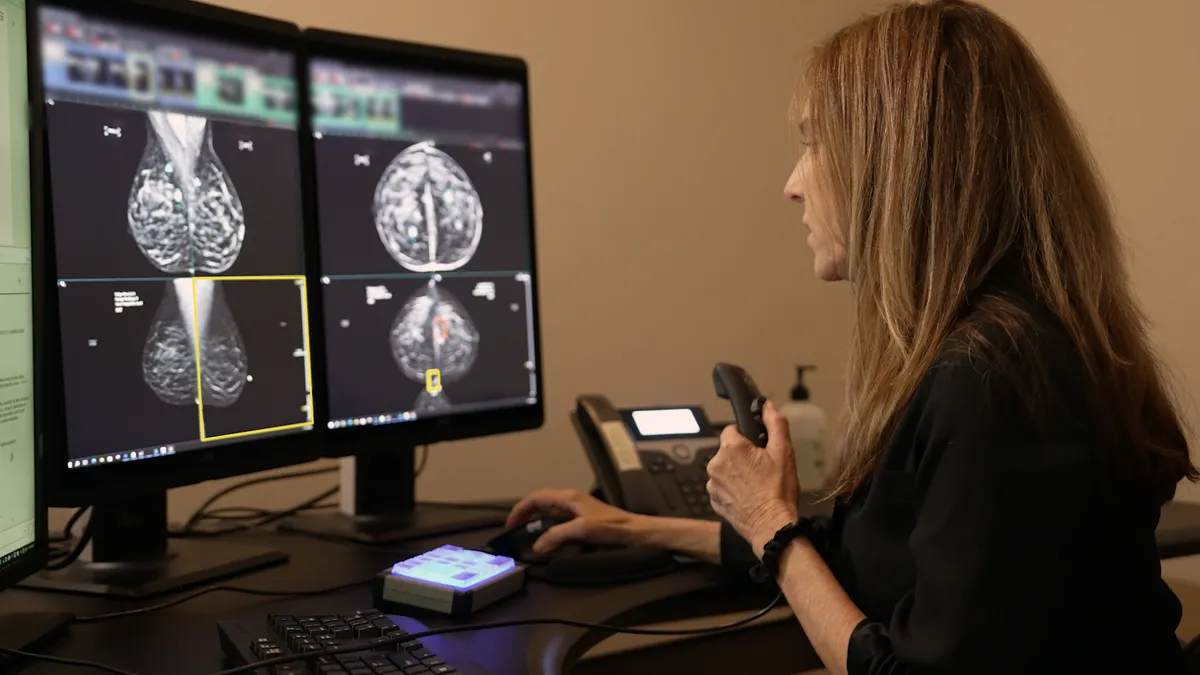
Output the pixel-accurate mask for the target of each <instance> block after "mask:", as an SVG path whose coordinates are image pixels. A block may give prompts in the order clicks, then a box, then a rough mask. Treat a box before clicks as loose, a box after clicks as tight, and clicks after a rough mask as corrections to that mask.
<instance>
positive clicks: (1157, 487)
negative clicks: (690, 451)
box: [510, 0, 1198, 675]
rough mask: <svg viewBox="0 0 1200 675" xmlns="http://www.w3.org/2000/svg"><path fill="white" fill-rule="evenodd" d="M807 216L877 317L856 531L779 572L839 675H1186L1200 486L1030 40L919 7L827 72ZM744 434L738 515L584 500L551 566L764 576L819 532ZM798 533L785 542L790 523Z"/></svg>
mask: <svg viewBox="0 0 1200 675" xmlns="http://www.w3.org/2000/svg"><path fill="white" fill-rule="evenodd" d="M798 100H799V103H800V105H799V106H797V110H798V112H799V117H800V121H799V128H800V130H801V133H802V136H803V145H804V148H803V153H802V156H801V158H800V160H799V162H798V164H797V165H796V168H795V170H794V172H793V173H792V175H791V177H790V179H789V180H788V183H787V187H786V190H785V192H786V194H787V196H788V197H789V198H790V199H791V200H792V201H794V202H796V203H798V204H802V205H803V206H804V207H805V209H804V222H805V223H806V225H807V226H808V230H809V235H808V244H809V245H810V246H811V247H812V249H813V251H814V253H815V256H816V263H815V267H816V273H817V275H818V276H819V277H820V278H822V279H824V280H827V281H835V280H841V279H848V280H849V281H850V283H851V285H852V287H853V289H854V295H855V299H856V305H857V321H856V326H855V333H854V338H853V342H852V344H851V349H850V363H849V376H848V382H849V386H848V397H847V405H846V407H847V410H848V423H847V433H846V436H845V439H844V447H843V451H842V453H841V455H840V458H839V463H838V466H837V467H836V470H835V474H834V476H833V479H832V486H833V494H834V496H835V498H836V502H835V510H834V515H833V516H832V518H831V519H826V520H822V521H816V522H812V521H800V526H799V527H798V528H795V529H796V530H798V532H799V536H794V534H795V533H793V536H794V538H790V541H789V537H788V536H782V537H780V538H779V541H781V542H783V543H781V544H780V546H779V555H778V556H775V555H774V554H772V556H770V557H771V558H772V559H773V562H774V563H775V564H772V565H766V566H764V567H765V568H766V569H767V570H768V571H769V572H771V573H773V575H774V577H775V580H776V581H777V583H778V584H779V585H780V587H781V588H782V589H783V590H784V592H785V593H786V597H787V600H788V603H789V604H790V605H791V607H792V609H793V611H794V612H795V615H796V617H797V618H798V619H799V621H800V624H801V625H802V626H803V628H804V631H805V633H806V634H807V636H808V638H809V639H810V640H811V642H812V644H813V646H814V647H815V648H816V651H817V653H818V654H819V655H820V656H821V658H822V659H823V661H824V662H825V664H826V666H827V667H828V668H829V669H830V670H831V671H832V672H834V673H850V674H851V675H865V674H868V673H869V674H872V675H873V674H876V673H893V674H899V673H945V674H951V673H953V674H959V673H962V674H967V673H970V674H972V675H980V674H987V673H996V674H1003V675H1013V674H1015V673H1031V672H1038V673H1042V672H1045V673H1101V672H1104V673H1108V672H1112V673H1125V672H1128V673H1134V672H1136V673H1145V674H1150V673H1180V672H1182V669H1183V666H1182V650H1181V648H1180V645H1179V643H1178V641H1177V639H1176V637H1175V634H1174V631H1175V628H1176V626H1177V624H1178V622H1179V619H1180V614H1181V608H1180V604H1179V601H1178V600H1177V598H1176V597H1175V596H1174V595H1173V594H1172V592H1171V591H1170V590H1169V588H1168V587H1167V586H1166V584H1165V583H1164V582H1163V581H1162V579H1161V574H1160V567H1159V561H1158V556H1157V554H1156V548H1155V535H1154V531H1155V527H1156V524H1157V521H1158V515H1159V510H1160V508H1161V506H1162V504H1163V503H1164V502H1166V501H1167V500H1169V499H1170V498H1171V497H1172V496H1173V494H1174V490H1175V486H1176V484H1177V482H1178V481H1180V480H1181V479H1184V478H1188V479H1192V480H1195V479H1196V478H1197V477H1198V474H1197V471H1196V468H1195V467H1194V466H1193V465H1192V464H1191V462H1190V460H1189V456H1188V447H1187V440H1186V437H1185V434H1184V432H1183V430H1182V425H1181V422H1180V419H1179V415H1178V413H1177V411H1176V409H1175V407H1174V406H1173V404H1172V401H1171V398H1170V396H1169V394H1168V391H1167V387H1166V385H1165V384H1164V381H1163V377H1162V375H1161V374H1160V368H1159V366H1158V362H1157V360H1156V359H1155V356H1154V354H1153V353H1152V350H1151V348H1150V346H1149V345H1148V341H1147V337H1146V329H1145V320H1144V319H1143V317H1142V315H1141V313H1140V311H1139V309H1138V307H1137V306H1136V305H1135V303H1134V300H1133V298H1132V293H1131V292H1130V289H1129V283H1128V281H1127V278H1126V272H1125V270H1124V269H1123V263H1122V252H1121V249H1120V245H1119V237H1118V234H1117V231H1116V228H1115V227H1114V224H1113V219H1112V215H1111V213H1110V211H1109V208H1108V205H1107V203H1106V197H1105V194H1104V192H1103V190H1102V188H1101V185H1100V181H1099V179H1098V177H1097V172H1096V169H1095V167H1094V166H1093V164H1092V161H1091V159H1090V158H1089V155H1088V153H1087V151H1086V149H1085V147H1084V144H1083V142H1082V141H1081V139H1080V137H1079V134H1078V132H1077V131H1076V129H1075V126H1074V125H1073V123H1072V121H1071V119H1070V117H1069V115H1068V113H1067V111H1066V109H1065V107H1064V104H1063V102H1062V101H1061V99H1060V98H1059V96H1058V94H1057V93H1056V92H1055V90H1054V88H1053V87H1052V85H1051V83H1050V81H1049V78H1048V77H1047V75H1046V73H1045V72H1044V70H1043V69H1042V67H1041V66H1040V64H1039V63H1038V61H1037V60H1036V58H1035V57H1034V56H1033V55H1032V53H1031V52H1030V50H1029V48H1028V47H1027V46H1026V45H1025V44H1024V42H1023V41H1022V39H1021V37H1020V36H1019V35H1018V34H1017V33H1016V32H1015V31H1014V30H1013V29H1012V28H1011V27H1010V26H1008V25H1007V24H1006V23H1004V22H1003V21H1002V20H1001V19H999V18H998V17H997V16H996V15H994V14H993V13H992V12H990V11H988V10H987V9H984V8H982V7H980V6H978V5H975V4H971V3H969V2H964V1H959V0H942V1H940V2H931V3H922V4H902V5H897V6H894V7H891V8H890V9H887V10H886V11H884V12H882V13H881V14H878V15H875V16H871V17H869V18H866V19H864V20H862V21H859V22H858V23H855V24H853V25H851V26H849V27H847V28H845V29H843V30H841V31H840V32H838V33H837V34H835V35H833V36H832V38H830V39H829V40H828V42H826V43H825V44H823V45H822V46H820V47H819V48H818V49H817V50H816V52H815V54H814V56H813V58H812V60H811V62H810V64H809V66H808V68H807V70H806V77H805V81H804V86H803V87H802V88H801V95H800V96H799V97H798ZM765 422H766V424H767V426H768V430H769V438H770V441H769V443H768V445H767V447H766V448H765V449H761V448H755V447H754V446H753V445H752V444H751V443H750V442H749V441H747V440H746V439H745V438H742V437H741V436H740V435H739V434H738V433H737V431H736V429H735V428H733V427H730V428H728V429H726V430H725V432H724V434H723V435H722V437H721V450H720V452H719V454H718V455H717V456H716V458H715V459H714V460H713V461H712V462H711V463H710V465H709V468H708V471H709V475H710V478H711V480H710V481H709V484H708V490H709V495H710V498H711V501H712V503H713V506H714V509H715V510H716V511H717V513H718V514H719V515H720V516H721V517H722V519H723V522H721V523H712V522H697V521H690V520H676V519H665V518H655V517H646V516H639V515H632V514H629V513H626V512H624V511H621V510H618V509H615V508H612V507H610V506H607V505H604V504H601V503H600V502H598V501H596V500H594V499H591V498H590V497H587V496H586V495H584V494H582V493H580V492H578V491H570V490H567V491H554V490H545V491H541V492H537V493H535V494H533V495H530V496H529V497H527V498H526V499H525V500H523V501H522V502H521V503H520V504H519V505H518V506H517V507H516V508H515V509H514V510H513V513H512V515H511V519H510V524H516V523H518V522H521V521H523V520H526V519H528V518H529V517H530V516H531V514H533V513H534V512H535V511H542V510H567V511H570V512H572V513H574V514H575V515H576V518H575V519H573V520H572V521H570V522H568V523H566V524H563V525H560V526H558V527H557V528H554V529H552V530H550V531H548V532H546V533H545V534H544V535H543V536H542V538H541V539H540V540H539V541H538V545H537V547H538V549H540V550H543V551H548V550H552V549H554V548H555V547H557V546H559V545H560V544H562V543H563V542H565V541H567V540H572V539H583V540H590V541H593V542H596V543H619V544H634V545H650V546H658V547H663V548H667V549H673V550H676V551H679V552H681V553H685V554H690V555H693V556H697V557H700V558H704V559H706V560H709V561H712V562H714V563H720V564H724V565H731V566H739V567H745V568H749V567H750V566H751V565H753V564H755V563H757V562H758V559H759V558H760V557H762V556H763V553H764V549H765V548H767V542H769V541H771V540H772V539H774V538H776V537H777V534H778V533H779V532H780V530H781V529H782V528H784V526H785V525H788V524H790V523H796V522H797V509H796V503H797V497H798V492H799V488H798V486H797V484H796V472H795V470H794V465H793V461H794V460H793V455H792V450H791V448H790V447H789V445H788V441H787V439H788V427H787V423H786V421H785V420H784V419H783V418H782V417H781V416H780V414H779V413H778V412H777V411H776V410H775V408H774V407H771V406H769V405H768V406H767V408H766V411H765ZM785 532H786V531H785Z"/></svg>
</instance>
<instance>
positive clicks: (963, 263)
mask: <svg viewBox="0 0 1200 675" xmlns="http://www.w3.org/2000/svg"><path fill="white" fill-rule="evenodd" d="M798 99H799V100H800V101H801V103H800V105H801V106H802V107H803V110H804V113H803V114H804V115H805V117H806V118H807V119H806V122H807V126H808V133H809V134H810V135H811V139H810V143H811V147H810V149H809V151H810V152H813V153H814V155H813V158H814V159H813V161H814V165H816V166H819V167H820V170H818V173H819V174H820V176H819V178H818V180H820V181H821V182H822V184H823V185H822V187H823V188H824V189H823V190H822V192H823V194H824V195H825V196H826V200H825V201H826V203H825V204H824V205H823V206H825V208H826V210H827V211H828V216H829V218H830V220H831V221H832V222H833V223H836V224H838V226H840V227H841V228H842V229H843V231H844V234H845V239H846V249H847V266H848V272H849V277H850V279H851V284H852V286H853V287H854V293H855V297H856V302H857V322H856V326H855V332H854V337H853V342H852V344H851V348H850V361H849V373H848V382H849V386H848V389H847V397H848V400H847V406H846V409H847V415H848V419H847V420H846V437H845V445H844V448H843V451H842V454H841V457H840V460H839V462H838V465H837V467H836V469H835V473H834V477H833V484H834V491H833V493H834V494H843V495H845V494H850V493H852V492H854V491H855V490H857V489H858V488H859V487H861V486H862V485H864V484H865V483H866V482H867V481H868V480H869V478H870V476H871V474H872V473H873V471H874V469H875V466H876V464H877V462H878V459H879V457H880V455H881V453H882V452H883V450H884V448H885V447H886V445H887V443H888V441H889V438H890V435H891V433H892V431H893V427H894V425H895V423H896V420H897V417H898V415H899V414H900V412H901V410H902V409H903V408H904V406H905V405H906V404H907V402H908V400H909V399H910V398H911V396H912V395H913V393H914V391H915V390H916V388H917V385H918V383H919V382H920V380H921V379H922V377H923V375H924V374H925V373H926V372H927V371H928V370H929V368H930V367H931V366H932V365H933V364H934V362H935V360H936V359H937V358H938V355H939V354H940V353H942V351H943V350H944V349H945V348H946V346H947V342H948V340H950V338H951V336H952V335H953V336H956V337H955V339H957V336H964V337H963V339H964V340H965V341H966V343H967V346H968V347H971V346H972V345H973V346H975V347H979V349H973V350H972V352H973V353H980V354H988V353H991V354H996V353H998V350H997V349H989V348H988V345H985V344H983V343H985V342H986V340H985V338H984V337H983V333H982V332H980V331H979V330H975V328H978V326H980V325H982V324H984V323H987V322H992V323H998V324H999V325H1001V326H1002V327H1003V328H1004V330H1005V331H1006V332H1007V334H1009V335H1011V336H1014V339H1016V340H1018V341H1020V340H1022V339H1027V338H1028V337H1029V335H1030V334H1031V333H1032V331H1033V330H1034V328H1033V326H1032V325H1031V321H1030V319H1031V317H1030V316H1029V313H1028V312H1026V311H1024V310H1023V309H1022V307H1021V305H1020V304H1019V303H1018V302H1016V301H1015V300H1014V299H1013V295H1012V293H1009V292H1007V291H1013V290H1015V288H1013V287H1014V286H1019V287H1020V288H1021V292H1023V293H1024V295H1025V296H1026V297H1029V298H1032V299H1033V300H1034V302H1036V304H1037V305H1038V306H1039V307H1040V308H1044V309H1045V310H1047V311H1049V312H1051V313H1053V315H1054V316H1056V317H1057V319H1058V320H1059V321H1060V322H1061V324H1062V325H1063V326H1064V327H1065V329H1066V332H1067V333H1068V334H1069V335H1070V337H1071V340H1072V342H1073V343H1074V347H1075V349H1076V350H1077V352H1078V354H1079V357H1080V361H1081V365H1082V366H1083V369H1084V372H1085V373H1086V376H1087V377H1088V379H1089V383H1088V384H1089V390H1090V391H1091V392H1093V395H1092V397H1091V400H1090V401H1089V403H1090V405H1091V409H1092V411H1093V414H1092V422H1093V424H1094V425H1098V427H1097V432H1098V433H1101V434H1102V435H1103V438H1105V439H1107V440H1108V441H1110V442H1111V444H1112V446H1113V450H1114V451H1115V452H1116V453H1118V455H1119V456H1120V458H1121V459H1122V460H1125V461H1128V463H1129V464H1130V465H1131V466H1133V467H1135V468H1136V470H1137V471H1138V472H1139V474H1138V475H1141V476H1142V477H1143V478H1144V479H1145V480H1146V481H1148V482H1149V483H1150V484H1151V485H1152V486H1153V487H1154V488H1155V489H1156V490H1157V491H1158V494H1159V495H1160V496H1161V497H1162V500H1163V501H1165V500H1167V499H1169V498H1170V497H1171V495H1173V494H1174V489H1175V485H1176V483H1177V482H1178V481H1179V480H1181V479H1183V478H1189V479H1192V480H1195V479H1197V478H1198V477H1200V473H1198V472H1197V470H1196V468H1195V466H1193V464H1192V462H1191V460H1190V458H1189V455H1188V446H1187V437H1186V434H1185V432H1184V430H1183V425H1182V423H1181V421H1180V417H1179V415H1178V412H1177V410H1176V406H1175V404H1174V403H1173V401H1172V398H1171V396H1170V393H1169V391H1168V387H1167V386H1166V384H1165V382H1164V379H1163V376H1162V373H1161V367H1160V365H1159V362H1158V360H1157V358H1156V357H1155V355H1154V353H1153V350H1152V348H1151V347H1150V345H1149V341H1148V339H1147V335H1146V320H1145V318H1144V316H1143V315H1142V313H1141V311H1140V309H1139V308H1138V306H1137V304H1136V303H1135V301H1134V299H1133V297H1132V293H1131V291H1130V288H1129V282H1128V279H1127V273H1126V271H1125V267H1124V260H1123V251H1122V245H1121V241H1120V237H1119V236H1118V233H1117V230H1116V228H1115V226H1114V223H1113V217H1112V213H1111V209H1110V206H1109V204H1108V201H1107V198H1106V194H1105V191H1104V189H1103V187H1102V185H1101V182H1100V179H1099V176H1098V172H1097V170H1096V168H1095V165H1094V162H1093V160H1092V158H1091V156H1090V155H1089V152H1088V150H1087V148H1086V146H1085V144H1084V142H1083V140H1082V138H1081V134H1080V133H1079V131H1078V130H1077V129H1076V126H1075V124H1074V122H1073V121H1072V119H1071V117H1070V115H1069V113H1068V112H1067V109H1066V106H1065V105H1064V103H1063V101H1062V100H1061V98H1060V97H1059V95H1058V93H1057V92H1056V91H1055V89H1054V87H1053V85H1052V84H1051V82H1050V79H1049V77H1048V76H1047V74H1046V72H1045V70H1044V69H1043V68H1042V66H1041V64H1040V63H1039V62H1038V60H1037V58H1036V57H1035V56H1034V55H1033V53H1032V51H1031V50H1030V49H1029V47H1028V46H1027V45H1026V44H1025V42H1024V41H1023V39H1022V38H1021V36H1020V35H1019V34H1018V33H1017V32H1016V31H1015V30H1014V29H1013V28H1012V27H1011V26H1009V25H1008V24H1007V23H1005V22H1004V21H1003V20H1002V19H1000V18H999V17H998V16H996V15H995V14H994V13H993V12H991V11H989V10H987V9H985V8H983V7H981V6H979V5H977V4H974V3H971V2H965V1H962V0H940V1H936V2H925V3H919V4H913V3H905V4H897V5H894V6H892V7H890V8H888V9H886V10H884V11H882V12H881V13H879V14H875V15H872V16H870V17H867V18H865V19H862V20H861V21H859V22H857V23H854V24H852V25H850V26H848V27H846V28H844V29H842V30H841V31H839V32H837V33H836V34H834V35H833V36H832V37H831V38H830V39H829V40H828V41H826V42H825V43H824V44H822V45H820V46H819V47H818V48H817V49H816V51H815V53H814V54H813V56H812V58H811V60H810V61H809V65H808V67H807V69H806V71H805V74H804V81H803V83H802V86H801V88H800V95H799V97H798ZM1013 280H1016V282H1015V283H1014V282H1013ZM1006 285H1007V286H1006ZM1022 336H1024V338H1022ZM992 347H995V346H994V345H992ZM1037 356H1038V355H1037V354H1036V353H1035V354H1032V358H1033V359H1035V360H1036V359H1037ZM1000 365H1002V364H999V363H998V364H997V366H1000ZM1010 365H1012V364H1010ZM1025 365H1029V364H1025ZM1032 365H1035V366H1038V365H1039V364H1032ZM1040 365H1044V364H1040ZM1022 367H1023V366H1022ZM1013 379H1014V382H1016V383H1017V384H1018V385H1019V384H1020V383H1019V382H1018V380H1020V379H1021V378H1020V377H1014V378H1013ZM1029 393H1030V394H1031V395H1033V393H1034V392H1032V391H1031V392H1029ZM1106 445H1107V443H1106Z"/></svg>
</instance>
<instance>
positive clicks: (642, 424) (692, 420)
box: [632, 408, 700, 436]
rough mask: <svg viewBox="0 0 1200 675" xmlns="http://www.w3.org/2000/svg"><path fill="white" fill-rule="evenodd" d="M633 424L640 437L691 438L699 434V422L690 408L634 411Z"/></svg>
mask: <svg viewBox="0 0 1200 675" xmlns="http://www.w3.org/2000/svg"><path fill="white" fill-rule="evenodd" d="M632 416H633V424H634V426H635V427H637V432H638V434H639V435H641V436H691V435H696V434H699V433H700V420H699V419H697V417H696V413H695V411H693V410H692V409H690V408H668V409H663V410H634V411H633V413H632Z"/></svg>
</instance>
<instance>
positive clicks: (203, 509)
mask: <svg viewBox="0 0 1200 675" xmlns="http://www.w3.org/2000/svg"><path fill="white" fill-rule="evenodd" d="M337 470H338V468H337V467H335V466H331V467H326V468H323V469H309V470H306V471H293V472H291V473H277V474H274V475H271V476H260V477H258V478H251V479H248V480H244V481H241V482H238V483H234V484H233V485H230V486H229V487H227V488H224V489H222V490H218V491H217V492H216V493H215V494H213V495H212V496H211V497H209V498H208V499H206V500H205V501H204V503H203V504H201V505H200V506H199V507H198V508H197V509H196V510H195V512H193V513H192V515H191V517H190V518H188V519H187V522H185V523H184V524H183V531H184V532H190V531H191V530H192V529H194V528H195V527H196V525H197V524H199V522H200V521H201V520H204V517H205V515H206V514H207V512H208V509H209V507H211V506H212V505H213V504H215V503H217V502H218V501H220V500H221V498H223V497H225V496H226V495H229V494H233V493H234V492H237V491H239V490H244V489H246V488H248V487H253V486H255V485H262V484H263V483H274V482H276V481H281V480H291V479H293V478H307V477H309V476H323V475H326V474H331V473H336V472H337Z"/></svg>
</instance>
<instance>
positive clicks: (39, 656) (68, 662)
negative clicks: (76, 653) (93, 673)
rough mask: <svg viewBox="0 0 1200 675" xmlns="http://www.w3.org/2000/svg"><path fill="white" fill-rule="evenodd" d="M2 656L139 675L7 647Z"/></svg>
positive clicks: (87, 662) (119, 674)
mask: <svg viewBox="0 0 1200 675" xmlns="http://www.w3.org/2000/svg"><path fill="white" fill-rule="evenodd" d="M0 654H8V655H9V656H15V657H18V658H23V659H30V660H32V661H44V662H46V663H53V664H55V665H59V666H70V667H72V668H87V669H89V670H98V671H100V672H102V673H111V675H137V673H132V672H130V671H128V670H121V669H120V668H113V667H112V666H106V665H104V664H103V663H94V662H92V661H77V660H75V659H64V658H60V657H57V656H47V655H45V654H35V653H33V652H23V651H21V650H19V649H9V648H7V647H0Z"/></svg>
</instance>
